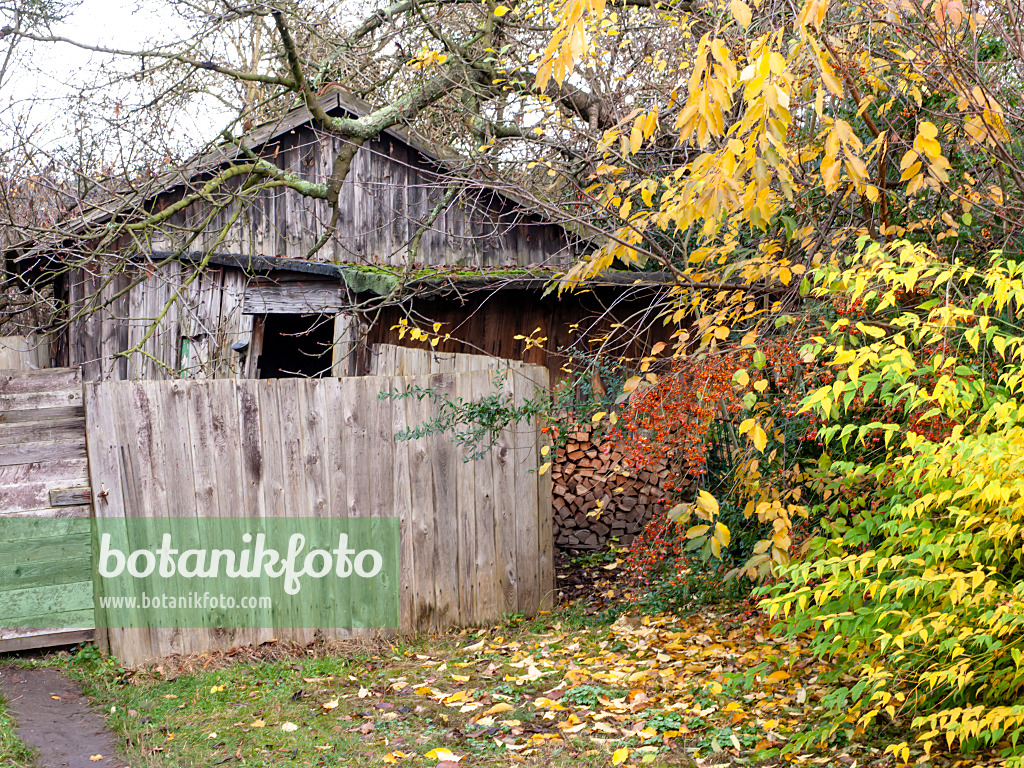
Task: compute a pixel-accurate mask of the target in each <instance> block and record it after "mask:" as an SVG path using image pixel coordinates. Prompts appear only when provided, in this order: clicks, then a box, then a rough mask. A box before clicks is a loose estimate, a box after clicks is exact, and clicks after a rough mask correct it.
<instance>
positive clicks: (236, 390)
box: [85, 366, 554, 664]
mask: <svg viewBox="0 0 1024 768" xmlns="http://www.w3.org/2000/svg"><path fill="white" fill-rule="evenodd" d="M493 378H494V372H493V371H486V370H482V371H470V372H465V373H458V374H436V375H432V376H389V377H351V378H341V379H334V378H328V379H311V380H299V379H279V380H267V381H254V380H220V381H184V380H179V381H163V382H158V381H132V382H105V383H99V384H87V385H86V390H85V391H86V395H85V397H86V412H87V418H88V425H89V428H88V441H89V455H90V459H91V465H90V466H91V479H92V486H93V488H94V489H102V491H103V492H104V493H105V495H104V497H103V499H102V501H97V502H96V503H95V504H94V510H95V514H96V515H102V516H123V515H127V516H142V515H171V514H174V515H186V516H191V515H209V514H217V513H219V514H221V515H244V516H268V517H278V516H286V515H291V516H296V515H307V516H308V515H325V516H395V517H399V518H400V519H401V530H402V564H401V565H402V571H401V584H400V593H401V603H400V605H401V629H402V630H403V631H437V630H441V629H444V628H446V627H449V626H453V625H464V624H472V623H476V622H483V621H488V620H493V619H497V618H499V617H500V616H501V615H502V614H504V613H507V612H519V611H522V612H524V613H527V614H531V613H534V612H536V611H537V610H538V609H539V608H541V607H543V606H545V605H548V604H549V602H550V600H551V598H552V591H553V588H554V571H553V564H552V559H551V548H552V531H551V514H550V510H551V498H550V493H551V491H550V485H549V483H548V481H547V480H546V478H545V477H544V476H538V475H537V473H536V472H535V471H531V470H533V469H534V468H535V466H536V464H537V457H538V455H539V454H538V452H539V441H540V440H541V434H540V431H539V430H538V429H537V425H536V424H535V423H531V424H522V425H518V426H515V427H512V428H510V429H508V430H505V431H503V432H502V433H501V436H500V438H499V439H498V441H497V444H496V445H495V446H494V448H493V450H492V452H491V453H490V454H489V455H487V456H486V457H485V458H483V459H481V460H479V461H475V462H463V460H462V451H461V449H459V448H458V447H457V446H456V444H455V443H453V442H452V441H451V440H450V438H449V437H448V436H446V435H430V436H426V437H421V438H418V439H416V440H410V441H396V440H395V433H396V432H399V431H401V430H402V429H403V428H404V427H405V426H406V425H408V426H416V425H418V424H421V423H423V422H424V421H426V420H428V419H430V418H431V416H432V415H434V414H436V413H437V408H438V406H437V404H436V403H434V402H432V400H431V399H430V398H424V399H417V398H414V397H408V398H397V399H394V398H385V399H381V398H380V397H379V395H380V393H381V392H385V391H402V390H404V389H405V388H406V387H410V386H421V387H430V388H433V389H435V390H437V391H443V392H447V393H451V394H454V395H459V396H469V395H473V396H477V397H479V396H480V395H483V394H487V393H489V392H492V391H493V387H494V386H495V385H494V382H493ZM504 382H505V383H504V385H503V386H504V387H505V388H506V389H507V391H508V393H509V394H510V396H512V397H515V398H523V397H532V396H533V394H534V391H535V387H537V386H541V387H546V386H547V384H548V377H547V371H546V370H545V369H543V368H540V367H536V366H525V367H521V368H518V369H516V370H511V369H510V370H507V371H506V374H505V378H504ZM97 492H99V491H97ZM314 629H316V628H315V627H306V628H303V629H299V630H296V631H295V632H294V636H295V637H296V638H297V639H308V638H309V637H311V636H312V632H313V630H314ZM274 634H275V635H276V636H277V637H282V636H286V635H287V633H286V632H283V631H281V630H277V631H275V632H274ZM329 634H331V633H330V632H329ZM333 634H336V635H339V636H348V635H350V634H351V633H350V632H344V631H343V632H336V633H333ZM268 636H269V631H267V630H255V631H241V632H236V631H223V630H216V631H214V630H212V629H211V630H200V631H198V632H195V631H176V630H156V629H152V630H141V631H140V630H132V631H114V630H111V631H110V632H109V633H108V639H109V644H110V648H111V651H112V652H113V653H114V654H115V655H117V656H118V657H120V658H121V659H122V660H124V661H125V662H127V663H132V664H134V663H139V662H142V661H144V660H146V659H150V658H155V657H158V656H162V655H165V654H168V653H175V652H178V653H181V652H190V651H195V650H197V649H200V648H203V649H209V648H224V647H231V646H232V645H237V644H239V643H246V642H253V641H259V640H260V639H265V638H266V637H268Z"/></svg>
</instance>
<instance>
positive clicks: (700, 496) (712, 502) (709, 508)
mask: <svg viewBox="0 0 1024 768" xmlns="http://www.w3.org/2000/svg"><path fill="white" fill-rule="evenodd" d="M697 506H698V507H700V508H701V509H703V510H704V511H705V512H707V513H708V514H709V515H717V514H718V500H717V499H716V498H715V497H714V496H712V495H711V494H710V493H708V492H707V491H698V493H697Z"/></svg>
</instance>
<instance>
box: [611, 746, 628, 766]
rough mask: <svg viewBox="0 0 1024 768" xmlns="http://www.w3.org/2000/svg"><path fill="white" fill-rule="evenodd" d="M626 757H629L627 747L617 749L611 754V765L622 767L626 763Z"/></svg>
mask: <svg viewBox="0 0 1024 768" xmlns="http://www.w3.org/2000/svg"><path fill="white" fill-rule="evenodd" d="M627 757H629V749H628V748H627V747H619V748H618V749H616V750H615V751H614V752H613V753H612V765H622V764H623V763H624V762H626V758H627Z"/></svg>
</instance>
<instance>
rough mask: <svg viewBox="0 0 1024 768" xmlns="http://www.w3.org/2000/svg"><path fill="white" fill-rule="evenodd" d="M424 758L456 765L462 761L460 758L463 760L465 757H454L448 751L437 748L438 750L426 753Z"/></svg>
mask: <svg viewBox="0 0 1024 768" xmlns="http://www.w3.org/2000/svg"><path fill="white" fill-rule="evenodd" d="M424 757H427V758H430V759H431V760H441V761H446V762H449V763H457V762H459V761H460V760H462V758H464V757H465V755H456V754H454V753H452V752H450V751H449V750H447V749H444V748H443V747H439V748H438V749H432V750H430V751H429V752H427V754H425V755H424Z"/></svg>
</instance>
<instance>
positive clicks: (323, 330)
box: [258, 315, 334, 379]
mask: <svg viewBox="0 0 1024 768" xmlns="http://www.w3.org/2000/svg"><path fill="white" fill-rule="evenodd" d="M333 347H334V318H333V317H331V316H328V315H267V316H266V319H265V320H264V321H263V349H262V351H261V353H260V359H259V366H258V367H259V378H261V379H287V378H311V377H315V376H330V375H331V357H332V355H331V353H332V350H333Z"/></svg>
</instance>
